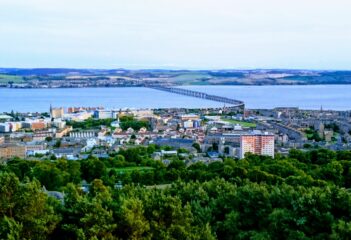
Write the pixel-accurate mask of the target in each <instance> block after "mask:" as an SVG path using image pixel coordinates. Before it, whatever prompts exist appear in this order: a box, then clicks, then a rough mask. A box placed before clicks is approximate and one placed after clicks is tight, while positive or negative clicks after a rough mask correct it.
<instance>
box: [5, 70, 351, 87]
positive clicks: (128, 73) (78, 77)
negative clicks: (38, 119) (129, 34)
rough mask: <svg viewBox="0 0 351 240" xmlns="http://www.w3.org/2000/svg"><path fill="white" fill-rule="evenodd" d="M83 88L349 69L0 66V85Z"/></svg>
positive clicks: (273, 79) (316, 78)
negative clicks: (137, 68)
mask: <svg viewBox="0 0 351 240" xmlns="http://www.w3.org/2000/svg"><path fill="white" fill-rule="evenodd" d="M10 83H11V85H10V86H11V87H72V86H75V87H87V86H106V87H107V86H139V85H143V84H150V83H153V84H169V85H298V84H299V85H302V84H351V71H317V70H289V69H255V70H195V71H192V70H162V69H141V70H128V69H69V68H34V69H21V68H0V86H3V87H4V86H8V84H10Z"/></svg>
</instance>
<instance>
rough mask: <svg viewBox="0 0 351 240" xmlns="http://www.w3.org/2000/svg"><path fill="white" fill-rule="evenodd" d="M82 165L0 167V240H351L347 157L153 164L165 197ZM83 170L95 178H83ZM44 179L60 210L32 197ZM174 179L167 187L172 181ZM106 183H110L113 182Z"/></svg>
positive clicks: (317, 153)
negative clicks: (86, 187) (59, 195)
mask: <svg viewBox="0 0 351 240" xmlns="http://www.w3.org/2000/svg"><path fill="white" fill-rule="evenodd" d="M122 154H124V158H123V159H122V157H121V156H115V158H116V159H117V158H119V160H120V161H122V162H123V161H127V160H126V159H129V158H128V157H126V156H127V155H126V154H125V153H123V152H122ZM144 157H145V158H146V157H147V154H146V155H145V156H144ZM144 157H143V158H144ZM85 161H86V162H84V161H77V162H69V161H68V162H67V161H65V160H58V161H53V162H30V163H28V162H26V161H20V160H18V161H14V162H13V163H11V162H10V163H9V164H8V165H7V166H3V167H2V170H1V173H0V213H1V214H0V239H349V238H350V236H351V192H350V190H349V187H350V182H351V181H350V179H351V171H350V166H351V153H350V152H332V151H327V150H314V151H311V152H300V151H292V152H291V153H290V156H289V158H279V157H278V158H277V159H274V160H273V159H270V158H267V157H259V156H253V155H252V156H248V157H247V158H246V159H244V160H233V159H226V160H225V161H224V163H216V164H210V165H209V166H206V165H201V164H197V165H192V166H190V167H185V166H184V165H181V164H174V165H173V166H168V167H165V166H163V167H159V168H157V167H156V165H155V166H153V167H154V169H155V170H154V171H161V172H162V171H163V172H164V176H163V177H164V178H163V180H158V181H159V182H169V181H172V182H173V183H172V185H171V186H170V187H168V188H165V189H158V188H153V187H147V188H145V187H143V186H142V185H143V182H142V181H141V182H140V181H139V182H138V183H136V182H137V181H136V180H138V179H137V178H135V179H134V180H133V179H131V182H130V184H128V185H125V186H124V187H123V188H122V189H114V188H113V184H111V182H110V181H109V179H110V178H109V174H110V172H111V171H112V169H111V168H110V167H111V166H112V165H113V164H121V163H120V162H118V163H117V162H115V163H113V161H112V163H109V162H110V161H111V159H109V160H104V161H103V160H98V159H90V160H85ZM88 161H90V163H89V164H90V165H87V162H88ZM99 161H100V162H99ZM143 161H144V160H141V162H143ZM175 162H179V160H175ZM108 164H110V165H109V166H108ZM95 165H97V166H95ZM100 165H101V166H100ZM44 166H45V167H47V168H49V167H52V169H57V171H59V172H57V171H56V170H53V171H51V170H50V168H49V170H48V173H47V175H46V178H45V177H42V178H40V179H39V178H38V176H40V174H39V173H41V174H43V173H44V172H45V171H44V170H45V167H44ZM87 166H88V167H87ZM99 166H100V167H99ZM38 167H40V168H41V169H42V170H41V172H40V171H39V170H38V169H36V168H38ZM115 167H116V166H115ZM91 168H94V169H95V170H96V171H95V170H94V171H91V172H90V173H89V171H88V172H87V169H91ZM55 171H56V173H55ZM149 172H150V171H146V172H143V173H140V176H139V177H141V178H143V177H146V176H148V175H145V176H144V175H143V174H150V173H149ZM49 173H50V174H49ZM36 174H38V175H36ZM89 174H95V175H94V177H95V180H92V181H91V185H90V191H89V193H84V192H83V191H82V189H81V188H80V187H79V185H78V183H79V182H80V180H81V178H82V177H83V179H87V177H90V178H91V179H93V177H92V175H89ZM54 175H56V177H57V178H58V179H61V180H62V182H61V184H56V185H53V186H51V187H52V188H53V190H61V191H63V192H64V194H65V198H64V203H61V202H59V201H57V200H55V199H53V198H52V197H48V196H47V195H46V194H45V193H44V191H43V190H42V186H41V185H42V184H44V185H47V184H48V181H52V179H55V178H52V179H48V178H49V177H50V176H54ZM156 175H157V174H156V173H154V176H156ZM58 176H61V178H59V177H58ZM174 176H176V177H177V179H176V180H174V181H173V180H171V179H172V178H173V177H174ZM112 178H115V180H116V179H118V174H117V176H115V175H113V176H112ZM37 179H39V180H37ZM139 180H140V179H139ZM53 181H57V180H53Z"/></svg>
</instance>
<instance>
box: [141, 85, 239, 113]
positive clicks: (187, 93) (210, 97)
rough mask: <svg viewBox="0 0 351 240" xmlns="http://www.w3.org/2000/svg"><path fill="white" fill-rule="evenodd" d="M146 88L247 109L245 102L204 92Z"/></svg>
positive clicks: (159, 86) (173, 88) (174, 88)
mask: <svg viewBox="0 0 351 240" xmlns="http://www.w3.org/2000/svg"><path fill="white" fill-rule="evenodd" d="M145 87H148V88H152V89H156V90H160V91H165V92H170V93H176V94H180V95H184V96H189V97H195V98H201V99H206V100H211V101H216V102H221V103H224V104H228V105H230V106H228V107H231V108H240V109H244V108H245V104H244V102H243V101H240V100H236V99H232V98H227V97H221V96H216V95H211V94H207V93H203V92H198V91H193V90H188V89H184V88H177V87H166V86H161V85H146V86H145Z"/></svg>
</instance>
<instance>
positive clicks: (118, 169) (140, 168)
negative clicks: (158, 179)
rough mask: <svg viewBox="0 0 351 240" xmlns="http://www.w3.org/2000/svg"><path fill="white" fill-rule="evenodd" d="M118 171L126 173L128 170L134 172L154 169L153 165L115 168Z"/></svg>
mask: <svg viewBox="0 0 351 240" xmlns="http://www.w3.org/2000/svg"><path fill="white" fill-rule="evenodd" d="M114 169H115V170H116V171H117V172H118V173H126V172H133V171H142V172H144V171H150V170H154V168H153V167H123V168H114Z"/></svg>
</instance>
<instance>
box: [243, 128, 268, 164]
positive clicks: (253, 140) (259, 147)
mask: <svg viewBox="0 0 351 240" xmlns="http://www.w3.org/2000/svg"><path fill="white" fill-rule="evenodd" d="M248 152H250V153H253V154H258V155H266V156H271V157H274V135H273V134H269V133H264V134H256V133H253V134H246V135H241V136H240V158H244V157H245V154H246V153H248Z"/></svg>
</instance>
